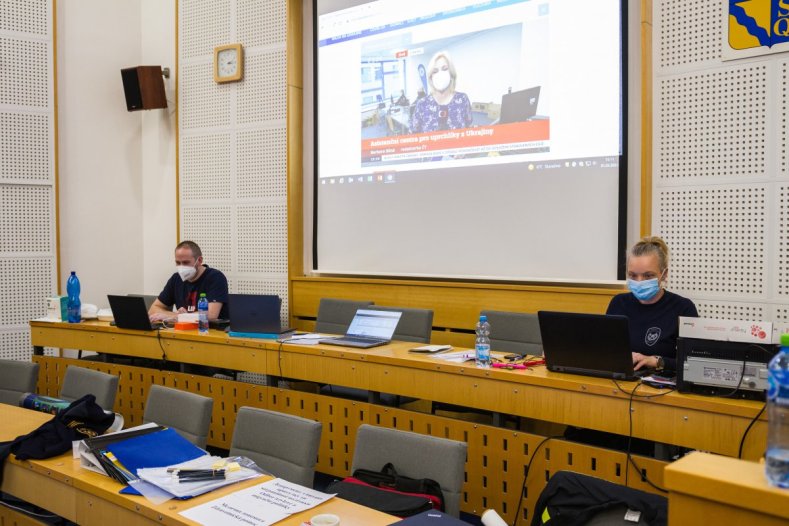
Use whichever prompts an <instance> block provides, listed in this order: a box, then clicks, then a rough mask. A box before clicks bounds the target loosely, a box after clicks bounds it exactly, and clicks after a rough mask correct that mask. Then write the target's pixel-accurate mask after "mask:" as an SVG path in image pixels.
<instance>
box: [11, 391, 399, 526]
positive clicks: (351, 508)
mask: <svg viewBox="0 0 789 526" xmlns="http://www.w3.org/2000/svg"><path fill="white" fill-rule="evenodd" d="M50 418H51V415H48V414H45V413H39V412H36V411H30V410H27V409H22V408H19V407H14V406H10V405H6V404H0V421H1V422H3V425H2V426H0V441H5V440H12V439H14V438H15V437H16V436H18V435H22V434H25V433H28V432H30V431H32V430H33V429H36V428H37V427H38V426H40V425H41V424H43V423H44V422H46V421H47V420H49V419H50ZM3 474H4V477H3V484H2V488H0V489H2V491H4V492H6V493H10V494H11V495H14V496H16V497H18V498H21V499H24V500H26V501H28V502H31V503H33V504H36V505H37V506H40V507H42V508H45V509H47V510H49V511H51V512H53V513H56V514H58V515H60V516H62V517H65V518H66V519H68V520H70V521H73V522H76V523H77V524H80V525H88V526H90V525H96V526H106V525H107V524H117V525H124V526H126V525H132V526H134V525H154V524H162V525H184V524H189V525H197V524H198V523H196V522H194V521H192V520H189V519H187V518H185V517H183V516H181V515H179V513H180V512H181V511H184V510H186V509H189V508H191V507H193V506H196V505H198V504H202V503H205V502H207V501H210V500H213V499H216V498H218V497H220V496H222V495H226V494H229V493H232V492H234V491H237V490H239V489H242V488H245V487H249V486H254V485H256V484H260V483H261V482H264V481H265V480H266V478H265V477H262V478H258V479H254V480H248V481H243V482H240V483H238V484H235V485H232V486H228V487H225V488H222V489H219V490H216V491H212V492H210V493H208V494H205V495H201V496H199V497H195V498H193V499H188V500H170V501H167V502H164V503H162V504H152V503H151V502H149V501H148V500H146V499H145V498H144V497H138V496H132V495H121V494H119V493H118V491H119V490H120V489H121V488H122V487H123V486H121V485H120V484H119V483H117V482H116V481H114V480H113V479H111V478H109V477H105V476H103V475H100V474H98V473H95V472H93V471H90V470H86V469H82V468H80V467H79V460H75V459H73V458H72V456H71V454H70V452H69V453H67V454H64V455H61V456H58V457H54V458H51V459H46V460H31V461H18V460H15V459H13V455H12V456H11V457H10V458H9V460H7V461H6V465H5V468H4V473H3ZM318 513H334V514H336V515H338V516H339V517H340V518H341V520H342V524H343V525H356V526H378V525H381V526H383V525H387V524H391V523H392V522H394V521H395V520H397V518H396V517H392V516H391V515H387V514H385V513H380V512H377V511H375V510H372V509H369V508H365V507H363V506H359V505H357V504H353V503H351V502H348V501H344V500H342V499H338V498H333V499H331V500H329V501H327V502H324V503H323V504H321V505H319V506H317V507H315V508H313V509H311V510H307V511H305V512H302V513H298V514H294V515H292V516H291V517H289V518H287V519H285V520H283V521H281V522H278V523H277V524H278V525H280V524H281V525H282V526H299V525H301V524H302V523H303V522H305V521H307V520H309V518H310V517H312V516H313V515H316V514H318ZM0 516H3V514H2V510H0ZM25 524H27V523H25Z"/></svg>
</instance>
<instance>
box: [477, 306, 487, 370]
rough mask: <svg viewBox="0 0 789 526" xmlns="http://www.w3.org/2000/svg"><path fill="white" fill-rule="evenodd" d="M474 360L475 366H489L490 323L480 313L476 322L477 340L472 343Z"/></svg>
mask: <svg viewBox="0 0 789 526" xmlns="http://www.w3.org/2000/svg"><path fill="white" fill-rule="evenodd" d="M474 361H475V362H476V364H477V367H490V325H489V324H488V317H487V316H485V315H482V316H480V317H479V323H477V341H476V343H475V344H474Z"/></svg>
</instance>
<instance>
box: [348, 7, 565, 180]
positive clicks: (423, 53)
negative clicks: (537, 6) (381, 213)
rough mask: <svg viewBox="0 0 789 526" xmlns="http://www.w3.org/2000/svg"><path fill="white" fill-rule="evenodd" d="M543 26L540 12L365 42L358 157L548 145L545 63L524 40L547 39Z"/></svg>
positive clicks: (488, 152) (411, 158)
mask: <svg viewBox="0 0 789 526" xmlns="http://www.w3.org/2000/svg"><path fill="white" fill-rule="evenodd" d="M547 29H548V19H547V17H543V18H541V19H539V20H537V21H534V22H530V23H529V24H528V27H525V24H523V23H517V24H511V25H506V26H502V27H497V28H493V29H485V30H480V31H474V32H467V33H463V34H457V35H452V36H449V37H444V38H440V39H434V40H428V41H421V42H415V41H414V38H413V34H412V33H410V32H407V33H401V34H399V35H397V36H390V37H388V38H382V39H377V40H370V41H367V42H365V43H364V45H362V46H361V67H360V74H361V78H360V87H361V102H362V104H361V138H362V141H361V162H362V165H363V166H381V165H391V164H400V163H408V162H425V161H437V160H447V159H460V158H472V157H484V156H498V155H508V154H510V155H511V154H516V153H517V154H524V153H533V152H547V151H550V148H549V142H548V140H549V138H550V126H549V125H550V121H549V118H548V110H547V103H546V102H544V101H545V100H547V97H546V95H547V89H548V86H547V85H545V84H546V80H547V78H548V72H547V71H544V70H545V69H547V66H545V64H547V62H546V61H543V60H536V59H534V58H533V57H530V56H529V55H536V54H538V53H540V52H541V50H539V49H529V46H527V45H525V44H524V31H532V32H539V33H540V38H547V36H546V35H545V33H547ZM422 34H424V32H423V33H422ZM530 36H532V37H533V35H530ZM531 40H532V41H533V40H534V39H533V38H532V39H531ZM538 69H542V70H543V71H537V70H538ZM541 97H543V102H541Z"/></svg>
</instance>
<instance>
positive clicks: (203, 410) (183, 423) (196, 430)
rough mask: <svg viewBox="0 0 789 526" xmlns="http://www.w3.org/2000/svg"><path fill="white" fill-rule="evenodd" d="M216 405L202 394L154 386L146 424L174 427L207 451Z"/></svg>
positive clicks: (147, 407)
mask: <svg viewBox="0 0 789 526" xmlns="http://www.w3.org/2000/svg"><path fill="white" fill-rule="evenodd" d="M213 407H214V401H213V400H212V399H211V398H208V397H205V396H200V395H199V394H195V393H189V392H187V391H181V390H179V389H171V388H169V387H164V386H161V385H152V386H151V389H150V390H149V391H148V400H147V401H146V402H145V412H144V413H143V416H142V421H143V423H146V424H147V423H148V422H155V423H157V424H160V425H163V426H167V427H171V428H173V429H175V430H176V431H178V433H180V434H181V435H182V436H183V437H184V438H186V439H187V440H189V441H190V442H192V443H193V444H194V445H196V446H198V447H201V448H204V449H205V443H206V440H207V439H208V426H209V425H211V410H212V409H213Z"/></svg>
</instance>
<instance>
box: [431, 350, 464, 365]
mask: <svg viewBox="0 0 789 526" xmlns="http://www.w3.org/2000/svg"><path fill="white" fill-rule="evenodd" d="M430 357H431V358H435V359H436V360H444V361H446V362H452V363H463V362H469V361H472V360H473V359H474V351H473V350H471V349H469V350H466V351H455V352H445V353H440V354H431V355H430Z"/></svg>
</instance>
